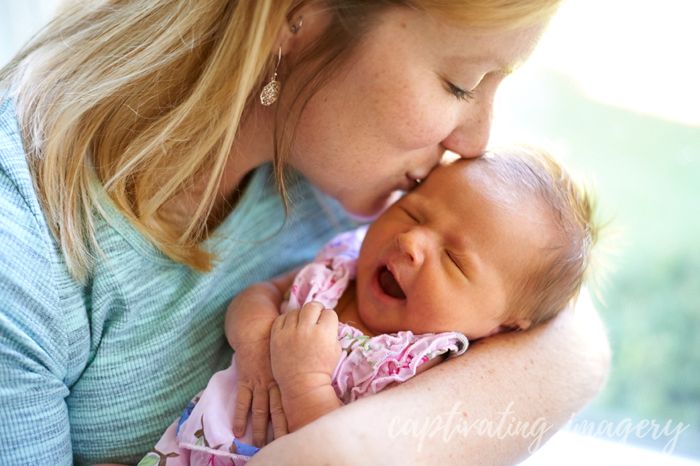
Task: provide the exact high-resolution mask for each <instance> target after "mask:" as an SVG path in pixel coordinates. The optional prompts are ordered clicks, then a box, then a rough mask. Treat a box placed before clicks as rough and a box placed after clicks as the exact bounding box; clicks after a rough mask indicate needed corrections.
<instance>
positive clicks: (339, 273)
mask: <svg viewBox="0 0 700 466" xmlns="http://www.w3.org/2000/svg"><path fill="white" fill-rule="evenodd" d="M366 231H367V227H361V228H359V229H357V230H353V231H350V232H346V233H341V234H340V235H338V236H336V237H335V238H333V239H332V240H331V241H329V242H328V243H327V244H326V245H325V246H324V247H323V248H322V249H321V250H320V251H319V253H318V254H317V255H316V258H315V259H314V261H313V262H311V263H309V264H307V265H306V266H304V267H303V268H302V269H301V271H300V272H299V273H298V274H297V276H296V278H295V280H294V284H293V285H292V288H291V289H290V291H289V293H288V296H287V301H285V302H284V303H283V304H282V306H281V312H285V311H286V310H287V309H296V308H299V307H301V306H303V305H304V304H305V303H307V302H310V301H319V302H321V303H323V304H324V305H325V306H326V307H327V308H331V309H332V308H334V307H335V306H336V304H337V303H338V299H339V298H340V296H342V294H343V292H344V291H345V289H347V287H348V285H349V283H350V281H351V280H353V279H354V278H355V273H356V265H357V257H358V255H359V251H360V246H361V244H362V240H363V239H364V236H365V233H366ZM338 340H339V341H340V344H341V347H342V348H343V352H342V353H341V357H340V361H339V362H338V365H337V366H336V369H335V372H334V374H333V380H332V384H333V388H334V390H335V393H336V395H337V396H338V398H339V399H340V400H342V401H343V403H345V404H348V403H352V402H353V401H356V400H358V399H360V398H362V397H365V396H369V395H372V394H375V393H378V392H380V391H381V390H382V389H384V388H386V386H387V385H389V384H391V383H393V382H399V383H400V382H405V381H406V380H408V379H410V378H411V377H413V376H415V375H416V372H417V370H418V367H419V366H420V365H421V364H423V363H425V362H426V361H429V360H431V359H433V358H434V357H436V356H438V355H442V354H445V353H449V357H454V356H458V355H460V354H462V353H464V352H465V351H466V350H467V347H468V345H469V342H468V341H467V338H466V337H465V336H464V335H462V334H461V333H458V332H445V333H440V334H425V335H414V334H413V333H411V332H409V331H406V332H398V333H395V334H384V335H377V336H375V337H369V336H367V335H364V334H363V333H362V332H361V331H359V330H358V329H356V328H354V327H352V326H350V325H347V324H342V323H341V324H338ZM237 387H238V381H237V377H236V364H235V356H234V358H233V361H232V363H231V367H229V368H228V369H226V370H224V371H221V372H218V373H216V374H214V376H213V377H212V378H211V380H210V382H209V385H207V388H206V389H205V390H204V391H203V392H202V393H200V394H199V395H197V396H196V397H195V398H194V399H193V400H192V401H191V402H190V403H189V404H188V405H187V407H186V408H185V410H184V412H183V414H182V416H181V417H180V418H179V419H178V420H176V421H175V422H174V423H173V424H172V425H171V426H170V428H169V429H168V430H167V431H166V433H165V434H164V435H163V437H162V438H161V440H160V441H159V442H158V444H157V445H156V447H155V448H154V449H153V450H152V451H151V452H150V453H148V455H147V456H145V457H144V458H143V459H142V460H141V462H140V463H139V466H155V465H158V466H184V465H197V466H204V465H207V466H208V465H216V466H219V465H221V466H224V465H225V466H232V465H235V466H240V465H243V464H245V463H246V462H247V461H248V460H249V459H250V457H251V456H252V455H254V454H255V453H256V452H257V451H258V449H257V448H255V447H253V446H252V445H251V444H252V426H251V416H250V414H249V415H248V424H247V430H246V433H245V435H244V436H243V437H241V438H235V437H234V435H233V411H234V406H235V402H236V394H237V392H238V390H237ZM269 427H270V428H269V429H268V439H269V440H270V441H271V440H272V437H271V426H269Z"/></svg>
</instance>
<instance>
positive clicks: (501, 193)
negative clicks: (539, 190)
mask: <svg viewBox="0 0 700 466" xmlns="http://www.w3.org/2000/svg"><path fill="white" fill-rule="evenodd" d="M482 157H483V156H482ZM440 170H443V171H444V172H445V174H446V175H447V176H450V175H454V176H450V178H451V179H452V180H453V181H454V185H453V189H460V186H462V187H463V188H465V189H466V188H469V190H470V191H475V192H478V193H479V194H481V195H483V196H484V197H485V198H487V199H489V200H491V201H492V202H493V203H495V204H496V205H498V206H500V207H503V208H508V209H517V208H519V207H521V206H522V205H523V204H528V205H531V204H532V203H533V202H537V200H538V196H537V195H536V193H535V192H534V190H533V189H531V187H529V186H527V184H526V183H524V182H523V180H522V179H521V178H519V177H518V173H513V172H512V171H510V170H507V169H504V167H503V166H500V165H499V164H496V163H491V162H489V161H485V160H482V158H477V159H460V160H456V161H453V162H451V163H448V164H445V165H442V166H441V167H440ZM437 181H438V182H439V181H440V180H437ZM455 194H457V193H455Z"/></svg>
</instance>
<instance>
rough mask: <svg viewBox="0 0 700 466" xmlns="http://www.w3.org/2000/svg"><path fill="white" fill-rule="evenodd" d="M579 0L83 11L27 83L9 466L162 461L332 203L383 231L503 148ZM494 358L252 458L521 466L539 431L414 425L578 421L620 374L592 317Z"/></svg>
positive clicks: (7, 390) (58, 27) (468, 361)
mask: <svg viewBox="0 0 700 466" xmlns="http://www.w3.org/2000/svg"><path fill="white" fill-rule="evenodd" d="M559 3H560V0H529V1H523V0H518V1H515V0H514V1H512V2H503V1H498V2H492V1H489V0H483V1H480V2H466V1H459V0H453V1H444V2H433V1H418V0H411V1H400V0H396V1H385V2H377V1H370V0H352V1H350V0H344V1H341V0H326V1H293V0H285V1H282V0H280V1H271V0H268V1H263V0H239V1H237V2H234V1H229V2H226V1H222V0H198V1H195V0H193V1H188V2H176V1H172V2H163V1H156V0H139V1H130V2H124V1H117V0H109V1H108V0H102V1H95V2H90V3H86V2H73V3H69V4H68V5H66V6H65V8H64V9H63V12H62V14H61V15H60V16H59V17H58V18H57V19H56V20H55V21H54V22H53V23H51V25H49V26H48V28H47V29H46V30H45V31H44V32H43V33H42V34H41V35H40V36H39V37H38V38H36V39H35V40H34V41H33V43H31V44H30V45H29V46H28V47H27V48H26V49H25V50H24V51H23V52H21V54H20V55H19V56H18V57H17V58H16V59H15V60H14V61H13V62H12V63H11V64H10V65H9V66H8V67H7V68H5V69H4V70H3V72H2V79H3V83H4V84H3V87H6V88H8V97H9V98H6V99H5V101H4V102H3V104H2V109H1V111H0V168H1V169H2V177H0V188H1V190H0V218H2V222H0V236H2V238H3V240H4V241H3V246H2V248H3V249H2V251H3V253H2V256H1V258H0V290H2V294H3V304H2V306H3V307H2V308H0V309H2V314H1V317H2V320H0V327H2V330H1V331H0V372H2V374H3V378H2V380H3V382H2V388H1V390H0V397H1V399H0V440H1V442H0V444H2V445H3V447H2V448H3V449H2V460H3V462H7V463H8V464H26V463H29V462H32V463H40V464H71V463H72V462H74V463H75V464H94V463H97V462H108V461H111V462H120V463H129V462H135V461H137V460H138V458H140V457H141V456H143V454H144V453H145V452H146V451H147V450H148V449H149V448H150V447H151V446H152V445H153V444H154V443H155V441H156V440H157V438H158V437H159V435H160V434H161V432H162V431H163V430H164V429H165V427H167V425H168V424H169V423H170V422H171V419H172V418H173V417H175V416H176V415H177V414H178V412H179V411H181V409H182V405H183V403H186V401H187V400H188V398H189V397H190V396H191V395H192V393H196V392H197V391H198V390H200V389H201V388H203V386H204V385H205V384H206V381H207V380H208V379H209V377H210V376H211V374H212V373H213V372H215V371H216V370H219V369H221V368H223V367H225V366H226V365H227V363H228V361H229V360H230V357H231V350H230V349H229V348H228V347H227V345H226V342H225V338H224V334H223V327H224V326H223V318H224V314H225V310H226V307H227V305H228V303H229V302H230V301H231V299H232V298H233V296H235V294H236V293H237V292H238V291H239V290H241V289H242V288H243V287H245V286H247V285H248V284H250V283H252V282H254V281H258V280H262V279H267V278H270V277H272V276H274V275H277V274H279V273H281V272H283V271H285V270H287V269H289V268H292V267H294V266H295V265H297V264H299V263H301V262H303V261H305V260H308V259H309V258H310V257H311V256H312V255H313V253H314V252H315V251H316V250H317V249H318V247H319V246H320V245H321V244H323V242H324V241H326V240H327V239H328V238H329V237H330V236H332V235H333V234H334V232H335V231H336V230H338V229H343V228H348V227H349V226H350V225H351V224H352V222H351V221H350V219H349V218H348V217H347V216H346V215H345V214H344V213H343V211H342V210H341V209H340V208H339V206H338V205H337V204H336V203H335V202H334V201H332V200H330V199H329V198H328V197H327V196H330V197H331V198H334V199H335V200H337V201H339V203H340V204H341V205H342V207H344V208H345V209H346V210H347V211H348V212H350V213H351V214H354V215H356V216H361V217H371V216H374V215H376V214H377V213H378V212H380V211H381V210H382V209H383V208H384V207H385V206H386V205H387V203H389V202H390V200H391V198H392V196H393V193H394V192H395V191H397V190H408V189H411V188H412V187H413V186H415V185H416V183H417V182H418V180H420V179H422V178H424V177H425V176H427V174H428V173H429V171H430V170H431V169H432V168H433V167H434V166H435V165H436V164H437V163H438V161H439V160H440V158H441V156H442V155H443V153H444V151H445V150H446V149H447V150H451V151H453V152H455V153H457V154H459V155H461V156H462V157H476V156H478V155H479V154H480V153H481V152H482V151H483V149H484V147H485V145H486V143H487V141H488V135H489V126H490V121H491V108H492V103H493V97H494V94H495V91H496V89H497V87H498V85H499V84H500V82H501V81H502V79H503V78H504V77H505V76H506V75H507V74H508V73H509V72H510V71H512V70H513V69H515V68H517V67H518V66H519V65H520V64H521V63H522V62H523V61H525V60H526V59H527V57H528V55H529V54H530V52H531V51H532V49H533V47H534V45H535V43H536V42H537V39H538V38H539V35H540V34H541V32H542V30H543V29H544V28H545V27H546V24H547V21H548V19H549V18H550V16H551V15H552V14H553V13H554V12H555V11H556V8H557V7H558V5H559ZM470 4H471V5H470ZM274 83H278V84H281V91H280V92H278V93H277V95H276V100H275V101H272V100H273V99H272V98H271V94H272V95H273V96H274V94H275V92H272V93H270V92H267V91H266V92H264V93H263V95H262V96H261V90H263V88H266V89H268V90H269V89H270V88H274V87H275V86H276V85H275V84H274ZM268 84H271V85H270V86H267V85H268ZM262 101H264V103H265V104H268V105H263V104H262V103H261V102H262ZM269 162H274V165H270V164H269ZM292 168H293V169H294V170H295V171H296V172H298V173H300V174H301V175H303V177H305V178H306V179H308V180H309V181H310V182H311V183H312V184H313V186H314V187H312V186H311V185H310V184H309V183H307V182H306V181H305V180H304V179H303V178H300V177H296V176H287V174H288V173H289V170H287V169H292ZM273 175H274V179H275V181H276V183H270V182H268V179H269V178H270V177H272V176H273ZM276 189H277V190H278V191H279V192H280V194H281V196H279V195H278V194H277V193H276V192H275V190H276ZM319 191H320V192H319ZM321 193H323V194H321ZM285 216H287V217H288V218H289V219H288V220H287V221H286V222H284V219H285ZM470 352H471V354H470V355H469V357H468V358H460V359H458V360H454V361H451V362H450V363H447V364H444V365H442V366H440V367H438V368H437V369H435V370H433V371H430V373H428V374H425V375H424V376H422V377H420V378H418V379H416V380H414V381H412V382H411V383H407V384H405V385H403V386H401V387H398V388H396V389H394V390H391V391H390V392H386V393H383V394H380V395H378V396H376V397H373V398H371V399H367V400H366V401H362V402H359V403H357V404H355V405H353V406H349V407H347V408H344V409H341V410H337V411H336V412H334V413H333V414H332V415H330V416H327V417H325V418H322V419H320V420H319V421H317V422H314V423H312V424H310V425H309V426H307V427H305V428H304V429H302V430H300V431H298V432H295V433H293V434H290V435H288V436H285V437H282V438H280V439H279V440H277V441H275V442H273V443H272V444H271V445H270V446H269V447H267V448H265V449H264V450H263V451H262V452H260V453H259V454H258V455H256V457H255V459H254V461H253V462H252V463H250V464H298V463H299V461H300V460H299V458H300V456H299V455H304V456H303V458H304V459H303V463H304V464H328V463H329V462H332V463H333V464H344V463H349V462H350V461H353V462H356V459H355V458H356V456H357V452H358V451H361V452H363V453H362V462H363V463H365V464H393V463H396V464H405V463H430V464H432V463H435V462H438V463H440V464H443V463H444V464H464V463H465V461H471V462H474V463H478V464H481V463H491V464H504V463H510V462H514V461H516V460H517V459H519V458H522V457H523V456H524V455H526V454H527V448H528V445H529V444H530V443H531V442H532V438H526V437H523V436H522V435H521V436H514V435H511V436H508V435H498V433H495V434H493V435H488V434H484V435H480V436H477V435H475V434H474V433H472V435H468V436H466V437H465V436H463V435H462V436H459V435H457V436H455V437H453V438H452V439H451V440H449V441H443V440H442V436H441V433H440V432H438V433H437V439H432V440H431V439H430V438H427V439H424V441H422V442H421V443H420V448H416V444H417V440H418V439H417V438H416V437H415V436H413V435H398V436H397V435H393V434H392V432H394V433H395V432H397V431H398V430H397V428H396V422H397V421H396V418H395V417H396V416H400V417H401V419H402V420H401V419H400V422H404V421H405V420H410V419H413V420H415V421H416V422H420V423H421V424H422V422H423V420H425V419H426V418H428V419H430V420H435V419H436V418H437V417H438V416H440V415H441V414H443V413H450V412H451V411H454V412H455V414H454V416H456V417H454V416H453V418H454V419H453V420H452V421H451V422H453V423H461V422H462V421H463V420H465V419H468V420H472V419H474V420H476V419H490V420H493V422H494V423H496V424H497V423H498V422H499V421H500V420H501V417H502V416H504V415H503V414H502V413H503V412H505V410H506V409H507V408H508V406H509V404H510V403H511V402H513V403H514V404H513V405H511V408H510V410H511V411H515V413H514V414H512V416H513V417H517V419H518V420H520V421H523V422H529V423H532V422H534V421H535V420H536V419H538V418H541V417H544V418H546V421H547V423H549V424H548V425H554V426H560V425H562V424H563V423H564V422H565V421H566V420H567V419H568V418H569V416H570V415H571V413H572V412H573V411H576V410H578V409H580V408H581V406H582V405H583V404H584V403H585V402H586V401H587V400H589V399H590V398H591V397H592V396H593V395H594V394H595V393H596V391H597V390H598V389H599V387H600V384H601V381H602V379H603V377H604V374H605V371H606V368H607V357H608V356H607V345H606V343H605V339H604V336H603V335H602V331H601V329H600V326H599V323H598V321H597V318H596V317H595V315H594V314H592V311H590V310H587V308H584V310H582V311H580V312H578V313H577V315H576V318H574V316H573V315H572V314H571V313H570V312H568V313H564V314H563V315H562V316H561V317H559V318H558V319H556V320H555V321H554V322H552V323H550V324H548V325H546V326H544V327H543V328H541V329H538V330H536V331H534V332H528V333H525V334H520V335H503V336H499V337H495V338H492V339H489V340H487V341H484V342H482V343H477V344H475V345H474V346H473V348H472V349H470ZM270 393H271V394H272V395H274V393H275V392H274V387H271V392H270ZM256 399H260V397H256ZM456 403H459V404H458V405H457V404H456ZM443 417H444V416H443ZM368 419H371V424H372V429H371V432H372V435H367V429H366V424H367V420H368ZM445 420H446V417H445ZM391 429H394V430H393V431H392V430H391ZM553 431H554V429H550V431H549V432H547V433H546V436H548V435H551V433H553ZM384 432H386V434H384ZM384 435H386V437H384ZM445 438H447V436H445Z"/></svg>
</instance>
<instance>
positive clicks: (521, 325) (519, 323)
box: [512, 319, 532, 330]
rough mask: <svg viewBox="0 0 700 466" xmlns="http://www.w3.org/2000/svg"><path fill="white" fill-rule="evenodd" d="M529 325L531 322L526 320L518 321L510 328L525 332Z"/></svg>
mask: <svg viewBox="0 0 700 466" xmlns="http://www.w3.org/2000/svg"><path fill="white" fill-rule="evenodd" d="M531 325H532V321H530V320H528V319H518V320H516V321H515V322H514V323H513V325H512V327H513V328H515V329H516V330H527V329H529V328H530V326H531Z"/></svg>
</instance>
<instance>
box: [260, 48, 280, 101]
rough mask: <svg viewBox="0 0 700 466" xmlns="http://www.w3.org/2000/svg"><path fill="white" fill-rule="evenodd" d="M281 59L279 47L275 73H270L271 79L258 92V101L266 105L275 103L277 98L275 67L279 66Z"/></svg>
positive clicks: (277, 85) (278, 87) (278, 90)
mask: <svg viewBox="0 0 700 466" xmlns="http://www.w3.org/2000/svg"><path fill="white" fill-rule="evenodd" d="M281 61H282V47H280V51H279V54H278V56H277V66H275V74H273V75H272V79H270V82H269V83H267V85H266V86H265V87H263V90H262V92H261V93H260V103H261V104H263V105H264V106H266V107H267V106H269V105H272V104H273V103H275V100H277V96H278V95H279V93H280V83H278V82H277V81H275V78H277V68H279V66H280V62H281Z"/></svg>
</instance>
